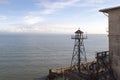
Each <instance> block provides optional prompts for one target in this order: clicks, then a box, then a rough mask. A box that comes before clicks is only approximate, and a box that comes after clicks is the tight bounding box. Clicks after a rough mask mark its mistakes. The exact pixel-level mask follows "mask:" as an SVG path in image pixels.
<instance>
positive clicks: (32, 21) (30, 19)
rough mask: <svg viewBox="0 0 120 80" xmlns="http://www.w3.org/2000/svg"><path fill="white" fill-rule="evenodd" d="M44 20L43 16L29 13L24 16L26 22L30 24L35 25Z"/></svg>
mask: <svg viewBox="0 0 120 80" xmlns="http://www.w3.org/2000/svg"><path fill="white" fill-rule="evenodd" d="M42 21H43V18H42V17H40V16H32V15H29V16H25V17H24V23H25V24H28V25H33V24H36V23H39V22H42Z"/></svg>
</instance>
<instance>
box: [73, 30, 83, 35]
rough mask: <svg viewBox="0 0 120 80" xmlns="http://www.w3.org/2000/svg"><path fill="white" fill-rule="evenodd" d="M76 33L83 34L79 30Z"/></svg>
mask: <svg viewBox="0 0 120 80" xmlns="http://www.w3.org/2000/svg"><path fill="white" fill-rule="evenodd" d="M75 33H76V34H82V33H83V32H82V31H81V30H77V31H76V32H75Z"/></svg>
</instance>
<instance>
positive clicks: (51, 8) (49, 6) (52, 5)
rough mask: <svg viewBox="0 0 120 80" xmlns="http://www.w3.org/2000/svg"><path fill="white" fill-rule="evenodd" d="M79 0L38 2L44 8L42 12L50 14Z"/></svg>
mask: <svg viewBox="0 0 120 80" xmlns="http://www.w3.org/2000/svg"><path fill="white" fill-rule="evenodd" d="M77 2H79V0H63V1H57V2H50V1H44V2H40V3H39V5H42V6H43V7H44V8H45V9H44V10H43V11H42V13H43V14H52V13H53V12H55V11H56V10H58V9H61V8H65V7H69V6H72V5H74V4H75V3H77Z"/></svg>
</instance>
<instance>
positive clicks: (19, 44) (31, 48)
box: [0, 34, 108, 80]
mask: <svg viewBox="0 0 120 80" xmlns="http://www.w3.org/2000/svg"><path fill="white" fill-rule="evenodd" d="M84 42H85V47H86V52H87V56H88V59H89V60H93V59H94V56H95V53H96V52H97V51H104V50H108V39H107V35H88V39H87V40H85V41H84ZM73 45H74V40H71V35H39V34H1V35H0V80H36V79H39V78H41V77H43V76H46V75H47V74H48V71H49V69H52V68H60V67H64V66H69V65H70V61H71V56H72V50H73Z"/></svg>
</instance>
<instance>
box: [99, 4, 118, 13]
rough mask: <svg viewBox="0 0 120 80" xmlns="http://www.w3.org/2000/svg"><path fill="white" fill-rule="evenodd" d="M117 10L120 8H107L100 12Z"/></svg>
mask: <svg viewBox="0 0 120 80" xmlns="http://www.w3.org/2000/svg"><path fill="white" fill-rule="evenodd" d="M117 9H120V6H117V7H111V8H106V9H101V10H99V11H100V12H105V13H108V12H109V11H113V10H117Z"/></svg>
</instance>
